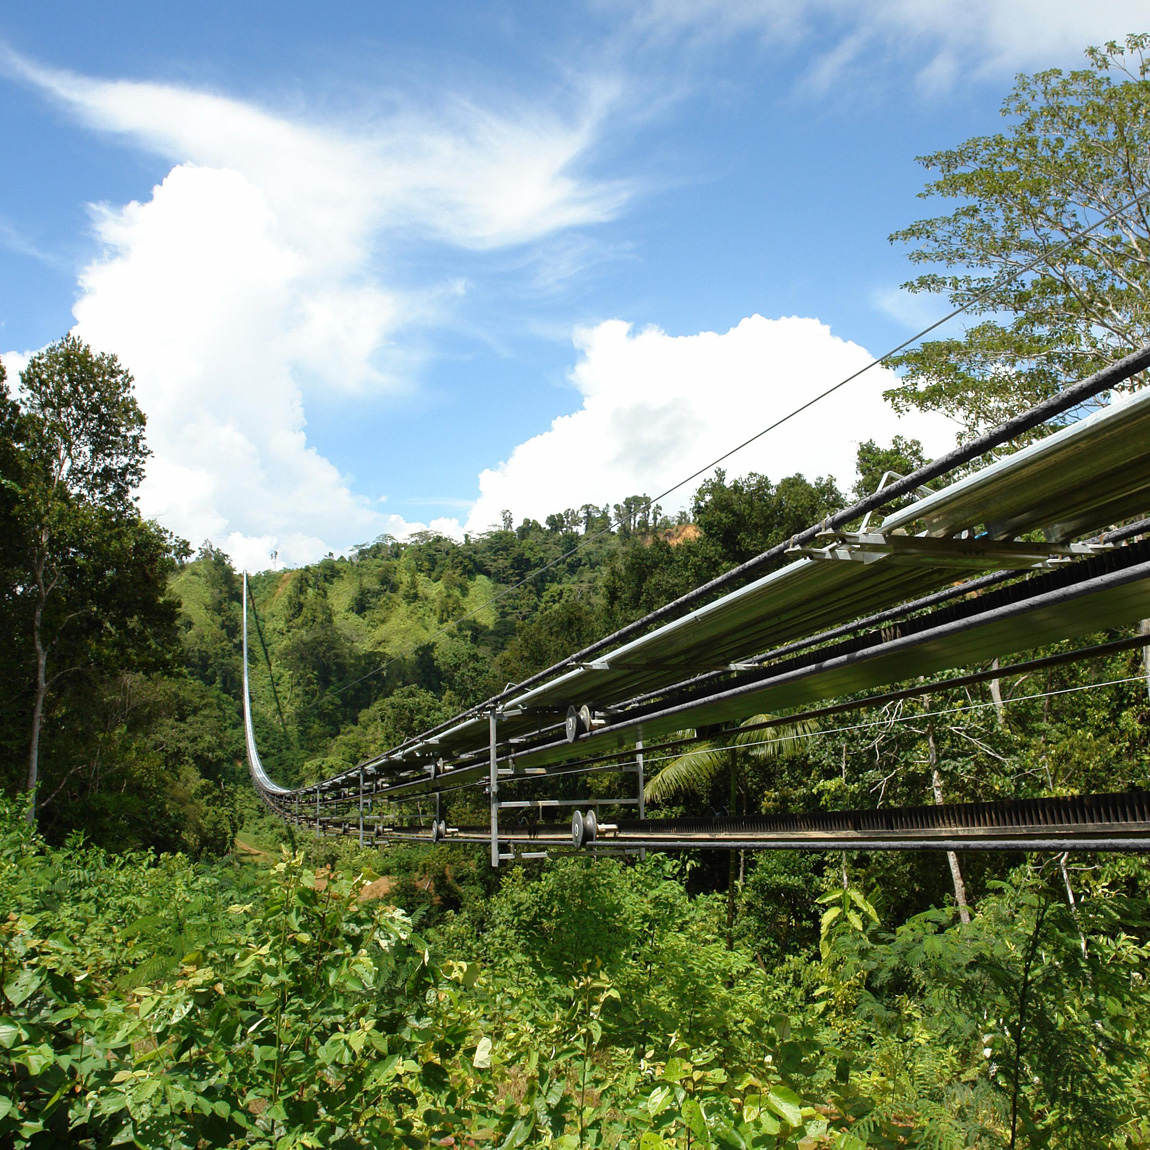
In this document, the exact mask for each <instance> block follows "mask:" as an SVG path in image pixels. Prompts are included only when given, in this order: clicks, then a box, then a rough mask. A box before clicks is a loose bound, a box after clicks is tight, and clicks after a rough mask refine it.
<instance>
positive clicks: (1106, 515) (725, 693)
mask: <svg viewBox="0 0 1150 1150" xmlns="http://www.w3.org/2000/svg"><path fill="white" fill-rule="evenodd" d="M1134 361H1137V362H1136V363H1135V362H1134ZM1147 363H1150V351H1145V352H1142V353H1136V355H1135V356H1132V357H1128V360H1127V361H1122V363H1121V364H1119V365H1115V368H1114V369H1111V370H1114V371H1120V372H1121V374H1120V375H1119V376H1118V378H1122V379H1125V378H1129V377H1130V376H1131V375H1132V374H1133V373H1134V372H1135V371H1137V370H1141V369H1143V368H1144V367H1145V366H1146V365H1147ZM1102 374H1104V373H1100V376H1099V377H1096V378H1101V375H1102ZM1088 382H1089V381H1088ZM1079 386H1080V387H1085V386H1086V384H1085V383H1084V384H1083V385H1079ZM1097 390H1098V388H1097V387H1095V391H1097ZM1045 417H1046V416H1045V415H1044V416H1043V418H1045ZM1033 425H1034V424H1033V423H1032V424H1031V426H1033ZM1002 441H1003V439H1002V438H1001V437H1000V438H999V440H998V442H1002ZM979 449H980V450H981V448H979ZM932 466H934V468H935V470H934V471H933V472H930V474H934V475H938V474H939V473H940V471H942V470H944V468H945V467H946V466H951V463H949V462H947V463H945V464H942V463H940V464H937V465H932ZM924 474H925V473H924ZM914 482H918V479H915V480H914ZM1148 510H1150V389H1148V390H1145V391H1141V392H1137V393H1135V394H1133V395H1131V396H1128V397H1126V398H1123V399H1120V400H1117V401H1115V402H1113V403H1111V404H1110V405H1109V406H1107V407H1105V408H1103V409H1102V410H1100V411H1098V412H1096V413H1095V414H1093V415H1091V416H1089V417H1088V418H1085V419H1081V420H1079V421H1077V422H1074V423H1072V424H1070V425H1069V426H1067V427H1064V428H1063V429H1061V430H1059V431H1056V432H1055V433H1053V434H1051V435H1049V436H1048V437H1046V438H1044V439H1041V440H1039V441H1037V442H1034V443H1031V444H1030V445H1029V446H1027V447H1025V448H1022V449H1021V450H1018V451H1016V452H1014V453H1013V454H1011V455H1009V456H1007V457H1006V458H1003V459H999V460H997V461H995V462H993V463H991V464H989V465H987V466H983V467H980V468H978V469H977V470H975V471H973V472H972V473H970V474H968V475H966V476H964V477H962V478H960V479H958V480H957V481H955V482H952V483H950V484H949V485H947V486H944V487H942V488H941V489H939V490H935V491H928V490H923V489H919V491H918V494H917V498H914V499H913V500H912V501H911V502H910V503H909V504H907V505H906V506H904V507H902V508H901V509H900V510H897V511H894V512H893V513H888V514H887V515H886V516H885V518H884V519H882V520H881V521H880V522H879V521H876V522H871V521H870V517H869V516H868V517H867V519H866V520H864V521H863V522H862V523H859V524H851V525H849V529H845V528H842V527H841V526H840V527H838V528H836V529H833V530H832V529H827V530H824V531H821V532H817V533H814V532H808V533H805V534H804V536H803V537H802V545H801V546H795V547H793V548H791V552H790V560H791V561H789V562H786V561H784V565H782V566H780V567H779V568H778V569H777V570H773V571H770V572H769V573H768V574H765V575H763V576H761V577H759V578H755V579H753V580H752V581H751V582H749V583H747V584H746V585H745V586H742V587H739V588H738V589H736V590H732V591H729V592H728V593H726V594H723V595H721V596H720V597H717V598H715V599H714V600H713V601H712V602H709V603H704V605H702V606H700V607H697V608H696V609H695V610H692V611H690V612H689V613H686V614H684V615H682V616H681V617H679V618H675V619H673V620H672V621H670V622H667V623H664V624H663V625H661V626H658V627H655V628H654V629H652V630H650V631H649V632H648V633H646V634H641V635H639V636H638V637H637V638H632V639H631V640H630V641H628V642H621V643H619V644H618V645H617V646H616V647H614V648H613V649H605V650H601V651H599V652H597V653H596V654H595V655H594V657H592V658H590V659H588V661H586V662H584V663H582V664H575V665H570V664H567V665H561V666H560V667H559V668H557V669H556V671H555V673H554V674H552V675H550V676H546V675H543V676H537V677H536V678H535V680H533V685H531V686H529V687H525V688H523V689H520V690H516V689H511V690H510V691H508V692H505V693H504V695H503V696H501V697H500V699H499V700H498V702H497V706H496V707H495V709H494V710H493V711H492V713H491V714H490V715H489V714H487V713H482V712H479V711H477V710H473V711H471V712H468V713H465V714H463V715H461V716H459V717H458V719H457V720H456V721H455V722H454V723H452V724H445V725H444V726H442V727H440V728H437V729H435V730H433V731H430V732H428V733H427V734H425V735H423V736H420V737H417V738H415V739H411V740H408V741H407V742H406V743H404V744H402V745H400V746H399V747H396V748H393V749H391V750H389V751H386V752H384V753H383V754H381V755H379V756H377V757H376V758H373V759H371V760H369V761H368V762H366V763H363V764H361V765H360V766H359V767H357V768H354V769H353V770H350V771H347V772H344V773H342V774H340V775H337V776H335V777H334V778H331V779H328V780H326V781H324V782H322V783H319V784H316V785H313V786H312V787H308V788H303V789H301V790H297V791H288V790H287V789H286V788H283V787H281V786H279V785H277V784H276V783H274V782H273V781H272V780H271V779H270V778H269V777H268V776H267V774H266V772H265V771H264V769H263V767H262V765H261V764H260V761H259V755H258V752H257V750H256V746H255V738H254V734H253V728H252V720H251V707H250V700H249V694H248V682H247V664H246V661H245V678H244V694H245V699H244V719H245V732H246V736H247V743H248V755H249V761H250V762H251V765H252V774H253V779H254V781H255V783H256V785H257V787H258V788H259V789H260V791H261V793H263V794H264V795H265V797H267V798H268V799H269V800H270V801H272V802H273V804H275V805H277V806H279V807H281V808H282V807H283V806H284V804H285V803H286V802H287V801H288V799H289V798H291V799H292V800H293V801H294V802H295V803H297V804H298V803H299V802H300V801H312V802H314V803H315V804H316V810H317V819H318V805H319V803H320V801H321V796H332V795H338V796H344V797H346V796H347V795H349V794H350V793H351V792H352V790H353V789H354V788H355V786H356V785H357V783H358V785H359V786H360V788H362V786H363V780H364V778H365V777H366V778H368V779H369V780H370V785H371V790H372V793H373V794H376V795H386V796H388V797H396V798H399V797H405V796H410V795H413V794H419V793H428V792H437V793H438V792H440V791H444V790H449V789H450V788H451V787H454V786H465V785H469V784H475V783H481V782H483V781H484V780H486V779H488V777H489V772H491V774H490V779H491V780H492V782H491V788H492V791H493V797H492V803H493V817H492V836H493V838H492V842H493V861H495V857H496V855H497V845H496V831H495V829H494V828H495V821H496V820H495V807H496V805H497V804H496V803H495V801H494V790H495V783H494V780H495V777H496V775H495V772H496V768H497V767H498V768H499V771H500V772H501V773H503V774H517V775H519V774H523V773H525V772H526V773H537V772H548V771H550V770H554V769H561V767H562V764H563V763H564V761H569V760H571V759H572V758H573V757H576V756H578V757H579V758H581V759H585V758H588V757H593V756H595V755H598V754H601V753H602V754H608V753H611V752H614V751H618V750H620V749H624V748H628V747H631V746H634V745H635V743H636V741H637V740H640V739H642V740H645V741H647V742H650V740H652V739H655V738H659V737H663V736H666V735H668V734H670V733H672V732H677V731H681V730H683V729H685V728H690V727H695V726H701V725H710V724H725V723H730V722H738V721H740V720H742V719H744V718H746V717H747V716H749V715H752V714H756V713H762V712H765V711H772V712H779V711H787V710H789V709H792V708H795V707H801V706H804V705H807V704H811V703H816V702H819V701H822V700H826V699H831V698H836V697H840V696H843V695H848V694H852V693H855V692H859V691H864V690H870V689H872V688H875V687H879V686H883V685H886V684H889V683H892V682H897V681H900V680H905V679H908V678H910V677H913V676H922V675H929V674H932V673H934V672H937V671H940V670H944V669H947V668H951V667H955V666H960V665H963V664H966V663H971V662H975V661H981V660H985V659H989V658H992V657H996V656H1005V655H1009V654H1012V653H1014V652H1017V651H1021V650H1025V649H1028V648H1032V647H1035V646H1038V645H1041V644H1044V643H1048V642H1052V641H1056V640H1060V639H1065V638H1070V637H1073V636H1076V635H1081V634H1084V633H1087V632H1090V631H1096V630H1100V629H1103V628H1107V627H1112V626H1119V625H1123V624H1127V623H1130V622H1133V621H1135V620H1137V619H1140V618H1144V617H1150V542H1148V543H1133V544H1127V545H1124V546H1112V545H1110V544H1107V543H1105V542H1104V541H1102V540H1101V538H1100V533H1101V532H1103V531H1104V530H1105V529H1106V528H1108V527H1111V526H1113V525H1115V524H1117V523H1120V522H1123V521H1125V520H1129V519H1131V518H1133V517H1136V516H1138V515H1142V514H1145V513H1146V512H1147V511H1148ZM845 518H846V516H845V515H839V516H838V517H837V518H836V522H839V523H840V524H841V521H842V520H843V519H845ZM760 569H761V567H760ZM988 571H991V572H994V571H999V572H1003V573H1005V578H1007V579H1008V580H1009V581H1007V582H1005V583H1003V582H1001V579H1002V578H1003V577H1002V576H1000V577H996V578H997V579H998V580H999V585H998V586H996V587H994V589H992V590H991V589H987V587H988V584H987V583H986V582H985V581H984V582H983V583H981V584H978V586H977V590H978V594H975V593H974V590H975V586H974V584H970V585H969V586H968V585H967V583H966V582H964V581H967V580H969V579H970V577H971V576H974V575H979V574H982V573H984V572H988ZM1015 576H1017V578H1015ZM922 596H933V598H932V599H931V600H930V601H931V602H932V604H933V603H934V602H936V601H939V600H940V599H941V598H950V600H951V604H950V606H948V607H946V608H945V609H943V610H940V611H932V612H931V613H930V614H926V615H923V614H917V615H916V614H914V612H913V611H909V609H908V606H907V605H908V604H913V601H914V600H916V599H918V598H919V597H922ZM876 613H877V614H879V616H880V617H881V618H884V619H885V618H887V617H888V616H891V615H893V616H896V617H897V622H896V623H895V624H894V625H893V626H892V627H889V628H886V629H882V630H878V629H875V628H874V627H873V626H871V627H870V628H869V630H868V629H867V626H864V624H863V623H862V622H859V621H860V620H864V621H865V620H866V619H867V618H868V617H870V616H873V615H876ZM836 629H837V630H836ZM844 632H845V633H849V634H850V637H849V638H847V639H845V640H842V641H835V642H832V641H831V640H832V639H834V640H838V639H839V638H840V637H841V635H842V634H843V633H844ZM244 641H245V652H246V642H247V620H246V615H245V620H244ZM600 646H602V645H600ZM779 648H782V650H778V649H779ZM796 652H797V653H796ZM570 708H578V709H581V710H582V714H583V715H584V716H590V717H591V718H592V722H591V724H590V727H589V729H587V727H586V724H584V729H583V731H582V734H581V735H580V736H579V737H578V738H577V739H575V741H571V731H570V730H565V724H564V720H565V718H566V717H567V715H568V712H569V709H570ZM308 795H310V796H312V797H311V799H310V800H307V799H306V796H308ZM325 801H326V798H325ZM437 801H438V800H437ZM360 822H361V825H362V798H361V805H360ZM500 857H501V856H500Z"/></svg>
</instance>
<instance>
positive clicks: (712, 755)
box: [643, 715, 817, 803]
mask: <svg viewBox="0 0 1150 1150" xmlns="http://www.w3.org/2000/svg"><path fill="white" fill-rule="evenodd" d="M773 718H774V716H773V715H752V716H751V717H750V718H749V719H747V720H745V721H744V722H743V723H742V724H740V725H741V726H744V727H755V726H758V725H759V724H760V723H766V722H770V721H771V719H773ZM816 729H817V727H816V724H815V723H813V722H811V721H810V720H809V719H803V720H799V721H798V722H795V723H784V724H782V725H781V726H778V727H769V728H767V730H765V731H763V730H758V731H755V730H751V731H742V732H740V733H739V734H737V735H735V736H734V738H733V739H731V740H730V741H729V742H728V743H725V744H722V745H720V744H716V743H701V744H700V745H699V746H698V747H696V748H695V749H694V750H691V751H688V752H687V753H686V754H683V755H679V756H678V757H677V758H675V759H672V760H671V761H670V762H669V763H668V764H667V765H666V766H665V767H663V769H662V770H660V771H658V772H657V773H656V774H654V775H652V776H651V777H650V778H649V779H648V780H647V784H646V786H644V788H643V797H644V799H646V800H647V801H648V802H654V803H658V802H666V801H667V800H668V799H671V798H674V797H675V796H676V795H682V794H686V793H688V792H690V793H694V794H705V793H706V792H707V790H708V789H709V788H710V786H711V784H712V783H713V782H714V780H715V776H716V775H717V774H718V773H719V772H720V771H722V770H723V769H724V768H725V767H726V766H727V765H728V764H729V763H730V755H731V754H732V753H733V751H734V750H738V751H740V752H745V753H746V754H749V755H750V756H751V757H752V758H755V759H789V758H792V757H793V756H794V755H797V754H799V753H800V752H801V751H802V749H803V745H804V743H805V738H804V736H806V735H809V734H810V733H811V732H812V731H814V730H816ZM692 735H694V731H678V732H676V733H675V734H674V735H672V736H671V738H672V739H679V738H690V737H691V736H692Z"/></svg>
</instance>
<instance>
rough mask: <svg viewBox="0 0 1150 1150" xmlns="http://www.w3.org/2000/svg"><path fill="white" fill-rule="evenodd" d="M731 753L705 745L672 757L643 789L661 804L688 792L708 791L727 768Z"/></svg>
mask: <svg viewBox="0 0 1150 1150" xmlns="http://www.w3.org/2000/svg"><path fill="white" fill-rule="evenodd" d="M728 754H729V752H727V751H726V750H723V749H717V748H715V747H713V746H711V745H709V744H704V745H703V746H700V747H698V748H696V749H695V750H693V751H688V752H687V753H686V754H685V755H679V757H678V758H675V759H672V760H671V761H670V762H669V763H667V765H666V766H664V767H663V768H662V770H660V771H659V772H658V773H657V774H654V775H652V776H651V777H650V778H649V779H648V780H647V784H646V786H644V788H643V797H644V798H645V799H646V800H647V801H648V802H653V803H661V802H666V801H667V800H668V799H670V798H673V797H674V796H675V795H681V794H684V793H686V792H688V791H691V792H694V793H696V794H698V793H700V792H705V791H706V790H707V789H708V788H709V787H710V785H711V783H712V782H713V781H714V778H715V776H716V775H717V774H718V773H719V772H720V771H721V770H722V769H723V767H724V765H725V764H726V762H727V755H728Z"/></svg>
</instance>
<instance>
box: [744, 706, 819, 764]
mask: <svg viewBox="0 0 1150 1150" xmlns="http://www.w3.org/2000/svg"><path fill="white" fill-rule="evenodd" d="M774 718H775V716H774V715H752V716H751V717H750V718H749V719H747V720H746V721H744V722H743V723H740V724H739V725H740V726H742V727H757V726H758V725H759V724H760V723H769V722H771V721H772V720H773V719H774ZM817 730H818V724H817V723H815V722H813V721H812V720H811V719H798V720H797V721H795V722H793V723H782V724H780V725H779V726H777V727H768V728H767V729H766V730H765V731H740V732H739V734H737V735H736V736H735V737H734V738H733V739H732V740H731V743H732V745H733V746H736V747H740V748H744V749H746V751H747V753H748V754H749V755H750V756H751V757H752V758H754V759H790V758H793V757H794V756H795V755H798V754H801V753H802V750H803V747H804V744H805V743H806V736H807V735H810V734H812V733H813V732H814V731H817Z"/></svg>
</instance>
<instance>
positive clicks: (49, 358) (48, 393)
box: [11, 335, 176, 821]
mask: <svg viewBox="0 0 1150 1150" xmlns="http://www.w3.org/2000/svg"><path fill="white" fill-rule="evenodd" d="M20 382H21V394H20V400H19V410H18V412H15V413H13V416H12V423H13V440H14V443H15V445H16V447H17V454H18V459H17V461H16V464H15V471H16V478H15V479H14V480H13V481H12V482H14V483H15V485H16V486H17V487H18V489H19V490H18V497H17V499H16V507H15V516H16V523H17V530H16V539H15V541H14V545H13V549H14V551H15V553H16V555H15V557H14V559H13V562H12V567H11V571H12V576H13V587H12V589H11V590H12V592H13V595H12V598H13V600H14V606H17V609H19V607H20V606H22V607H23V608H24V610H23V611H22V612H21V614H22V616H23V621H24V626H25V634H26V636H27V638H28V641H29V643H30V662H31V667H30V668H29V672H30V678H31V690H30V697H31V708H30V715H29V717H28V721H29V734H28V759H27V776H26V782H25V786H26V789H27V790H28V791H29V792H30V793H31V794H32V796H33V797H32V798H31V800H30V802H29V806H28V818H29V821H32V820H34V818H35V797H34V796H35V790H36V787H37V784H38V782H39V780H40V768H41V756H42V746H41V744H42V733H43V729H44V719H45V708H46V704H47V701H48V697H49V693H50V691H51V690H52V687H53V685H54V684H55V683H56V682H58V680H59V679H60V678H61V677H62V676H64V675H66V674H69V673H72V672H76V671H79V670H82V669H85V668H92V667H96V666H104V667H113V666H115V667H120V668H127V667H131V666H146V665H148V664H149V663H151V664H153V665H154V664H157V663H158V662H160V661H162V653H163V652H164V650H165V649H166V647H167V645H168V644H170V642H171V640H172V638H173V637H174V626H175V611H176V607H175V604H174V603H173V602H172V601H171V600H169V599H167V597H166V581H167V577H168V575H169V574H170V571H171V569H172V563H173V557H174V541H173V540H172V539H171V537H170V536H168V535H167V533H166V532H164V531H162V529H160V528H159V527H157V526H156V525H155V524H151V523H146V522H145V521H143V520H142V519H141V518H140V514H139V511H138V509H137V507H136V504H135V498H134V495H133V491H134V489H135V488H136V487H137V486H138V484H139V482H140V480H141V479H142V477H143V471H144V461H145V459H146V457H147V454H148V452H147V448H146V447H145V445H144V415H143V413H142V412H141V411H140V408H139V407H138V405H137V404H136V401H135V398H134V397H133V395H132V383H133V381H132V377H131V375H130V374H129V373H128V372H127V370H125V369H124V367H122V366H121V364H120V363H119V361H118V360H117V359H116V357H115V356H113V355H109V354H96V353H94V352H93V351H92V350H91V349H90V348H89V347H88V346H87V345H86V344H84V343H82V342H81V341H80V340H78V339H77V338H76V337H75V336H72V335H68V336H65V337H64V338H63V339H61V340H59V341H58V342H56V343H54V344H52V345H51V346H50V347H48V348H46V349H45V350H44V351H42V352H40V353H39V354H38V355H35V356H33V357H32V359H31V360H30V361H29V362H28V365H27V366H26V367H25V369H24V371H23V372H22V373H21V377H20Z"/></svg>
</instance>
